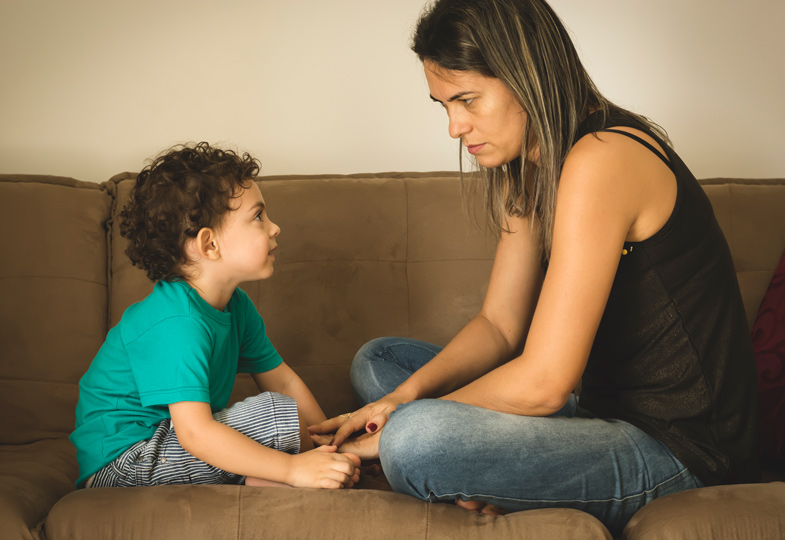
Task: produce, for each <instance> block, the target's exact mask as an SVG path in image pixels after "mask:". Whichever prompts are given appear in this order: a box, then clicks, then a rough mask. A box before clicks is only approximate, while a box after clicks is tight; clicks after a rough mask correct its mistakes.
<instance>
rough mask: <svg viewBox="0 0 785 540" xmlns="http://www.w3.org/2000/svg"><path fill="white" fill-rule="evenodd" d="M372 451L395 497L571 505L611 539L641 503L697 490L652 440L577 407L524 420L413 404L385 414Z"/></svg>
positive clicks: (521, 506) (452, 405)
mask: <svg viewBox="0 0 785 540" xmlns="http://www.w3.org/2000/svg"><path fill="white" fill-rule="evenodd" d="M379 450H380V455H381V461H382V466H383V468H384V471H385V474H386V476H387V479H388V480H389V481H390V484H391V485H392V487H393V488H394V489H395V490H396V491H399V492H402V493H408V494H410V495H413V496H415V497H418V498H420V499H423V500H429V501H453V500H455V499H458V498H460V499H464V500H479V501H484V502H487V503H490V504H493V505H496V506H498V507H500V508H504V509H506V510H511V511H517V510H527V509H534V508H546V507H548V508H550V507H567V508H576V509H579V510H583V511H585V512H588V513H590V514H592V515H594V516H596V517H597V518H598V519H600V520H601V521H602V522H603V523H605V524H606V526H607V527H608V528H609V529H610V530H611V532H612V533H613V534H619V533H620V532H621V529H622V528H623V527H624V525H625V524H626V523H627V521H628V520H629V519H630V518H631V517H632V515H633V514H634V513H635V512H636V511H637V510H638V509H640V508H641V507H642V506H643V505H644V504H646V503H647V502H649V501H651V500H653V499H655V498H657V497H659V496H662V495H665V494H668V493H673V492H676V491H682V490H684V489H690V488H694V487H700V485H701V484H700V482H699V481H698V480H697V479H695V478H694V477H693V476H692V474H690V472H689V471H687V469H686V468H685V467H684V466H683V465H682V464H681V463H680V462H679V461H678V460H677V459H676V458H675V457H674V456H673V454H671V452H670V451H669V450H668V449H667V447H665V445H663V444H662V443H660V442H659V441H657V440H656V439H654V438H652V437H650V436H648V435H646V434H645V433H643V432H642V431H641V430H639V429H637V428H635V427H634V426H632V425H631V424H628V423H626V422H622V421H618V420H604V419H599V418H593V417H591V416H590V415H589V414H588V413H585V412H584V413H582V412H581V410H580V409H578V411H577V414H576V416H573V417H567V416H551V417H527V416H517V415H509V414H503V413H498V412H495V411H490V410H487V409H482V408H479V407H473V406H470V405H465V404H462V403H456V402H451V401H443V400H423V401H417V402H413V403H410V404H407V405H402V406H399V407H398V410H397V411H396V412H395V413H393V414H392V415H391V416H390V420H389V421H388V423H387V425H386V426H385V427H384V430H383V431H382V436H381V440H380V448H379Z"/></svg>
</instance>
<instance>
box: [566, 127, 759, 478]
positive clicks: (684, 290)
mask: <svg viewBox="0 0 785 540" xmlns="http://www.w3.org/2000/svg"><path fill="white" fill-rule="evenodd" d="M614 126H627V127H632V128H635V129H639V130H641V131H643V132H644V133H647V134H648V135H650V136H652V137H653V138H654V139H655V140H656V141H657V142H658V143H659V144H660V146H661V147H662V148H663V149H664V151H665V154H666V155H665V157H663V156H662V155H661V154H660V153H659V152H658V151H657V150H656V149H655V148H654V147H652V146H651V145H649V144H648V143H646V142H645V141H644V140H643V139H641V138H639V137H638V138H637V140H638V142H641V143H642V144H644V145H646V146H647V147H649V149H650V150H651V151H652V152H654V153H655V154H657V155H658V156H659V157H660V159H662V160H663V161H665V162H666V164H667V165H668V166H669V167H670V169H671V171H673V173H674V175H675V176H676V182H677V185H678V191H677V196H676V204H675V205H674V208H673V212H672V214H671V216H670V218H669V219H668V221H667V222H666V223H665V225H664V226H663V227H662V229H660V230H659V231H658V232H657V233H656V234H654V236H652V237H651V238H649V239H647V240H644V241H642V242H629V243H626V244H625V245H624V250H623V251H622V253H620V254H619V255H620V260H619V267H618V270H617V271H616V277H615V279H614V282H613V287H612V288H611V292H610V297H609V298H608V303H607V306H606V308H605V312H604V314H603V316H602V321H601V322H600V326H599V329H598V331H597V335H596V337H595V340H594V344H593V346H592V350H591V353H590V356H589V361H588V364H587V366H586V370H585V372H584V374H583V381H582V390H581V395H580V405H581V407H583V408H585V409H587V410H589V411H591V412H593V413H594V414H596V415H598V416H600V417H604V418H618V419H621V420H624V421H627V422H629V423H631V424H633V425H635V426H637V427H638V428H640V429H642V430H643V431H645V432H646V433H648V434H649V435H651V436H653V437H655V438H657V439H658V440H660V441H661V442H663V443H665V444H666V445H667V446H668V447H669V448H670V449H671V451H672V452H673V453H674V454H675V455H676V457H677V458H678V459H679V460H680V461H681V462H682V463H683V464H684V465H685V466H686V467H687V468H688V469H689V470H690V472H692V473H693V474H695V475H696V476H697V477H698V478H700V480H701V481H702V482H703V483H704V484H706V485H714V484H720V483H742V482H755V481H757V480H758V478H759V474H760V473H759V469H758V430H757V375H756V369H755V359H754V355H753V352H752V343H751V339H750V332H749V328H748V325H747V319H746V315H745V312H744V308H743V306H742V299H741V293H740V291H739V286H738V282H737V280H736V272H735V270H734V267H733V261H732V259H731V254H730V250H729V248H728V244H727V242H726V240H725V237H724V236H723V233H722V230H721V229H720V227H719V224H718V223H717V220H716V219H715V217H714V212H713V210H712V206H711V203H710V202H709V200H708V198H707V197H706V195H705V193H704V191H703V189H702V188H701V186H700V184H698V182H697V180H695V177H694V176H693V175H692V173H691V172H690V171H689V169H688V168H687V166H686V165H685V164H684V163H683V162H682V161H681V159H679V157H678V156H677V155H676V153H675V152H674V151H673V150H672V149H671V148H670V147H668V146H667V145H666V144H665V143H664V142H663V141H662V140H661V139H660V138H659V137H657V135H656V134H655V133H653V132H652V131H651V130H650V129H649V128H648V127H647V126H645V125H642V124H641V123H639V122H637V121H636V120H634V119H631V118H627V117H625V116H622V115H620V114H611V115H609V116H608V117H607V118H604V117H603V115H602V114H600V113H595V114H592V115H590V116H589V117H588V118H587V119H586V120H585V121H584V122H583V123H582V124H581V126H580V128H579V133H578V138H577V139H576V140H578V139H580V138H581V137H583V136H585V135H587V134H590V133H596V132H598V131H603V130H608V129H612V128H613V127H614ZM619 133H621V134H623V135H625V136H630V134H626V133H624V132H619ZM631 138H636V137H634V136H632V137H631ZM666 158H667V159H666Z"/></svg>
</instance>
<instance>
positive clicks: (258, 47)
mask: <svg viewBox="0 0 785 540" xmlns="http://www.w3.org/2000/svg"><path fill="white" fill-rule="evenodd" d="M422 4H423V1H422V0H332V1H323V0H278V1H275V2H273V1H270V0H224V1H223V2H215V1H213V0H209V1H207V0H188V1H186V0H160V1H159V0H134V1H132V2H129V1H123V2H119V1H115V0H71V1H65V0H48V1H44V0H1V1H0V51H2V52H0V172H5V173H44V174H61V175H67V176H73V177H76V178H80V179H83V180H88V181H96V182H100V181H102V180H104V179H106V178H108V177H109V176H111V175H113V174H115V173H117V172H120V171H124V170H138V169H139V168H140V167H141V165H142V163H143V161H144V159H145V158H147V157H150V156H151V155H153V154H155V153H157V152H158V151H159V150H161V149H163V148H165V147H167V146H169V145H171V144H174V143H177V142H183V141H187V140H208V141H211V142H224V143H231V144H232V145H236V146H238V147H239V148H241V149H245V150H250V151H252V152H253V153H255V154H256V155H258V157H259V158H260V159H261V160H262V162H263V166H264V169H263V173H265V174H298V173H328V172H329V173H352V172H375V171H392V170H399V171H400V170H410V171H411V170H415V171H416V170H419V171H427V170H445V169H449V170H454V169H456V168H457V143H455V142H454V141H452V140H450V139H449V137H448V136H447V134H446V119H445V116H444V113H443V112H442V111H441V109H440V108H439V106H438V105H434V104H432V103H431V102H430V100H429V99H428V97H427V96H428V93H427V87H426V85H425V81H424V78H423V76H422V73H421V68H420V66H419V65H418V62H417V61H416V58H415V57H414V55H413V54H412V53H410V52H409V50H408V41H409V35H410V33H411V29H412V26H413V24H414V22H415V21H416V18H417V15H418V13H419V11H420V8H421V6H422ZM553 6H554V8H555V9H556V11H557V12H558V13H559V14H560V15H561V16H562V18H563V19H564V21H565V23H566V24H567V26H568V27H569V28H570V30H571V31H572V33H573V35H574V37H575V40H576V43H577V45H578V48H579V50H580V51H581V54H582V56H583V58H584V60H585V62H586V64H587V66H588V68H589V70H590V72H591V73H592V74H593V76H594V78H595V80H596V82H597V84H598V86H599V87H600V89H601V90H602V91H603V92H604V93H605V94H606V95H607V96H608V97H610V98H611V99H613V100H615V101H617V102H618V103H620V104H622V105H624V106H627V107H629V108H632V109H634V110H636V111H638V112H641V113H642V114H645V115H647V116H649V117H651V118H652V119H654V120H655V121H657V122H659V123H660V124H662V125H663V126H664V127H665V128H666V129H667V130H668V131H669V133H670V135H671V137H672V139H673V140H674V142H675V144H676V147H677V150H679V151H680V152H681V153H682V155H683V157H684V158H685V160H686V161H687V162H688V163H689V164H690V165H691V166H692V168H693V170H694V172H695V174H696V175H697V176H699V177H709V176H746V177H782V176H785V99H783V90H785V61H784V60H783V55H784V54H783V53H785V38H783V37H782V24H783V21H785V1H783V0H750V1H747V2H740V1H738V0H657V1H648V0H647V1H644V0H591V1H589V0H553Z"/></svg>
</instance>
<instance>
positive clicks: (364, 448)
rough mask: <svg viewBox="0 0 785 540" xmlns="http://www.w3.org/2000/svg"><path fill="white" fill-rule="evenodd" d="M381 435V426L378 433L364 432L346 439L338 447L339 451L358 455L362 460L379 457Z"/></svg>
mask: <svg viewBox="0 0 785 540" xmlns="http://www.w3.org/2000/svg"><path fill="white" fill-rule="evenodd" d="M381 435H382V429H381V428H379V429H378V430H377V431H376V433H363V434H362V435H360V436H359V437H354V438H352V439H347V440H346V441H344V443H343V444H342V445H341V446H339V447H338V451H339V452H348V453H350V454H352V455H356V456H358V457H359V458H360V459H362V460H371V459H379V438H380V437H381Z"/></svg>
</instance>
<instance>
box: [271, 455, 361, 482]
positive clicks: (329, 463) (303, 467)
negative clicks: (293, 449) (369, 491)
mask: <svg viewBox="0 0 785 540" xmlns="http://www.w3.org/2000/svg"><path fill="white" fill-rule="evenodd" d="M336 450H337V447H335V446H320V447H319V448H316V449H314V450H309V451H308V452H303V453H302V454H297V455H294V456H292V462H291V463H292V466H291V469H290V471H289V475H288V478H287V482H286V483H287V484H289V485H290V486H294V487H309V488H323V489H340V488H350V487H352V486H354V485H355V484H356V483H357V482H359V481H360V468H359V467H360V458H359V457H357V456H356V455H354V454H349V453H339V452H337V451H336Z"/></svg>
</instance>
